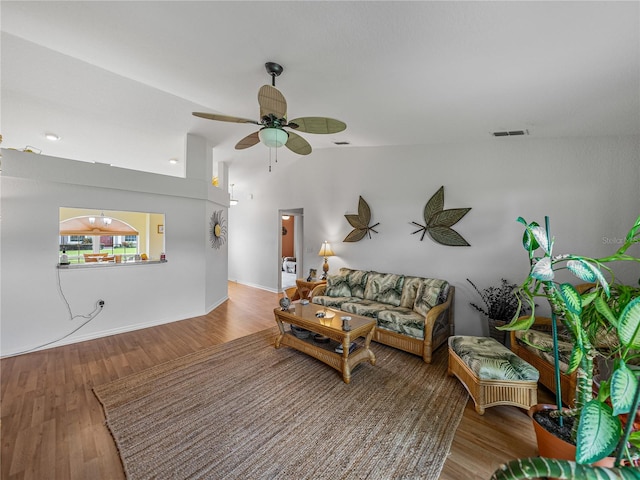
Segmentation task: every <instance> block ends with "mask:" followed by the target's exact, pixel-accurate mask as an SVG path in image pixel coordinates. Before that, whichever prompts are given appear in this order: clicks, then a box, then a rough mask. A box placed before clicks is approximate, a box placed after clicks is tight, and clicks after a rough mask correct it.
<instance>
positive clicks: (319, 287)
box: [309, 283, 327, 298]
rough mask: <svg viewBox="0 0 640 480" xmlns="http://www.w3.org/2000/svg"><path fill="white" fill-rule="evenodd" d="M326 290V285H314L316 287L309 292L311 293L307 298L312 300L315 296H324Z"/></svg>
mask: <svg viewBox="0 0 640 480" xmlns="http://www.w3.org/2000/svg"><path fill="white" fill-rule="evenodd" d="M326 289H327V284H326V283H323V284H322V285H316V287H315V288H314V289H313V290H311V293H310V294H309V298H313V297H315V296H316V295H324V292H325V291H326Z"/></svg>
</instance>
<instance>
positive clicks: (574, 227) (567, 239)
mask: <svg viewBox="0 0 640 480" xmlns="http://www.w3.org/2000/svg"><path fill="white" fill-rule="evenodd" d="M639 144H640V137H638V136H633V137H622V138H619V137H615V138H614V137H604V138H587V139H584V138H567V139H535V138H530V137H529V138H502V139H490V140H488V141H486V142H479V143H470V144H461V145H429V146H403V147H393V148H392V147H389V148H350V147H346V148H344V149H340V150H338V149H327V150H316V151H314V152H313V153H312V154H311V155H310V157H308V158H305V157H301V158H300V159H298V160H296V161H294V162H292V163H290V164H287V165H283V164H281V163H279V164H278V165H276V166H274V168H273V172H272V173H270V174H268V173H265V174H264V175H260V176H258V178H257V179H256V180H255V181H254V182H253V183H252V184H248V185H244V192H237V194H236V196H238V195H239V194H240V195H242V196H243V199H245V200H244V201H241V202H240V203H239V204H238V205H237V206H235V207H233V209H231V210H230V212H229V215H230V222H229V223H230V238H231V239H232V242H231V244H230V246H229V266H230V267H229V276H230V279H232V280H237V281H238V282H241V283H246V284H250V285H255V286H260V287H262V288H265V289H268V290H275V289H276V288H277V275H278V265H277V255H278V254H277V240H278V235H279V230H278V228H279V219H278V213H277V212H278V209H286V208H304V225H305V232H304V245H305V256H304V265H301V266H300V270H299V272H301V276H302V275H303V274H304V275H306V272H308V269H309V268H318V271H319V272H321V268H322V259H321V258H320V257H318V256H317V253H318V250H319V248H320V245H321V243H322V241H323V240H325V239H327V240H329V242H331V245H332V247H333V251H334V252H335V254H336V257H332V258H330V259H329V265H330V273H332V272H336V271H337V269H338V268H340V267H342V266H347V267H351V268H358V269H370V270H377V271H381V272H393V273H402V274H408V275H419V276H429V277H436V278H444V279H446V280H448V281H449V282H451V284H453V285H454V286H455V287H457V292H456V295H457V297H456V305H455V322H456V331H457V332H458V333H462V334H479V333H480V332H481V331H482V330H483V327H482V322H481V318H480V316H479V314H477V313H476V312H475V311H473V310H472V309H471V308H470V307H469V302H470V301H477V298H476V297H475V296H474V292H473V291H472V289H471V286H470V285H469V284H468V283H467V281H466V278H470V279H471V280H473V281H474V282H475V283H476V284H477V285H478V286H479V287H480V288H484V287H486V286H488V285H490V284H494V283H496V282H499V280H500V278H502V277H504V278H506V279H508V280H510V281H513V282H520V281H522V280H523V279H524V277H525V276H526V274H527V272H528V261H527V255H526V253H525V251H524V250H523V248H522V244H521V238H522V233H523V229H522V226H521V225H520V224H519V223H517V222H516V219H517V217H519V216H522V217H524V218H525V219H526V220H527V221H534V220H535V221H538V222H540V223H543V222H544V216H545V215H548V216H549V217H550V225H551V231H552V234H553V235H554V236H555V237H556V246H555V250H554V252H555V253H576V254H582V255H590V256H604V255H608V254H610V253H613V251H615V249H616V248H617V247H616V246H615V245H612V244H611V243H608V241H607V240H606V239H620V238H622V237H624V235H625V234H626V233H627V231H628V229H629V228H630V227H631V225H633V222H634V220H635V219H636V218H637V217H638V215H640V145H639ZM440 186H444V188H445V208H462V207H471V208H472V209H471V211H470V212H469V213H468V214H467V215H466V216H465V217H464V218H463V219H462V220H461V221H460V222H459V223H458V224H456V225H455V226H454V227H453V228H454V229H455V230H457V231H458V232H459V233H460V234H461V235H462V236H463V237H464V238H465V239H466V240H467V241H468V242H469V243H470V244H471V247H447V246H444V245H440V244H438V243H435V242H433V241H432V240H431V239H430V238H429V237H428V236H426V237H425V239H424V241H422V242H421V241H420V240H419V235H411V232H412V231H414V230H415V229H416V228H414V226H413V225H411V224H410V222H412V221H415V222H418V223H424V219H423V218H422V212H423V209H424V206H425V204H426V202H427V200H428V199H429V198H430V197H431V195H433V194H434V193H435V192H436V191H437V190H438V188H440ZM249 195H253V199H249ZM360 195H362V196H363V198H364V199H365V200H366V201H367V203H368V204H369V206H370V207H371V210H372V222H373V223H376V222H380V225H379V227H378V228H377V230H378V231H379V232H380V233H378V234H373V238H372V239H369V238H365V239H363V240H361V241H360V242H357V243H344V242H342V240H343V239H344V237H345V236H346V235H347V234H348V233H349V232H350V231H351V227H350V226H349V224H348V223H347V221H346V219H345V218H344V215H345V214H347V213H357V205H358V197H359V196H360ZM614 241H615V240H614ZM638 250H639V249H638V248H635V250H634V252H635V254H636V255H638V254H639V251H638ZM621 270H622V271H623V276H622V278H623V279H624V280H625V281H628V282H631V281H634V282H635V281H637V279H638V277H640V267H639V266H638V265H637V264H635V265H625V266H624V267H623V268H622V269H621ZM485 333H486V332H485Z"/></svg>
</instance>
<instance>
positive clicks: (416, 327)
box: [378, 307, 424, 340]
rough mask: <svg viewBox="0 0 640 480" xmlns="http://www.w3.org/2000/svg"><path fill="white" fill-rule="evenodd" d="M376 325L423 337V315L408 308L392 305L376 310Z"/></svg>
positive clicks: (419, 337)
mask: <svg viewBox="0 0 640 480" xmlns="http://www.w3.org/2000/svg"><path fill="white" fill-rule="evenodd" d="M378 327H379V328H384V329H386V330H391V331H392V332H396V333H402V334H403V335H407V336H409V337H413V338H418V339H420V340H422V339H424V316H423V315H420V314H419V313H416V312H414V311H413V310H412V309H410V308H405V307H394V308H390V309H389V310H382V311H380V312H378Z"/></svg>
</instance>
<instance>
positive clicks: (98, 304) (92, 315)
mask: <svg viewBox="0 0 640 480" xmlns="http://www.w3.org/2000/svg"><path fill="white" fill-rule="evenodd" d="M56 271H57V272H56V273H57V278H58V291H59V292H60V295H61V296H62V299H63V300H64V304H65V305H66V306H67V311H68V312H69V321H72V320H75V319H76V318H84V319H85V320H84V322H82V323H81V324H80V325H78V326H77V327H76V328H74V329H73V330H71V331H70V332H69V333H67V334H65V335H63V336H62V337H60V338H57V339H55V340H51V341H50V342H47V343H43V344H42V345H38V346H36V347H33V348H29V349H27V350H22V351H21V352H15V353H12V354H11V355H10V356H14V355H22V354H23V353H29V352H33V351H34V350H38V349H40V348H42V347H46V346H48V345H51V344H52V343H56V342H59V341H60V340H64V339H65V338H67V337H69V336H71V335H73V334H74V333H76V332H77V331H78V330H80V329H81V328H82V327H84V326H85V325H86V324H87V323H89V322H90V321H91V320H93V319H94V318H96V317H97V316H98V315H99V314H100V312H101V311H102V309H103V308H104V300H97V301H96V308H94V309H93V311H92V312H90V313H88V314H87V315H74V314H73V312H72V311H71V305H69V302H68V301H67V297H65V295H64V292H63V291H62V283H61V282H60V269H59V268H57V267H56Z"/></svg>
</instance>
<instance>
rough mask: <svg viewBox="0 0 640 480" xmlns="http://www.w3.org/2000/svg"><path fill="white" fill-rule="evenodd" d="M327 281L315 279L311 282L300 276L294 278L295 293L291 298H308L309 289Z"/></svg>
mask: <svg viewBox="0 0 640 480" xmlns="http://www.w3.org/2000/svg"><path fill="white" fill-rule="evenodd" d="M325 283H327V281H326V280H317V281H312V282H307V281H306V280H304V279H302V278H298V279H296V288H297V289H298V290H297V291H296V294H295V295H294V298H293V300H308V299H309V294H310V293H311V291H312V290H313V289H314V288H316V287H317V286H318V285H323V284H325Z"/></svg>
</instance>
